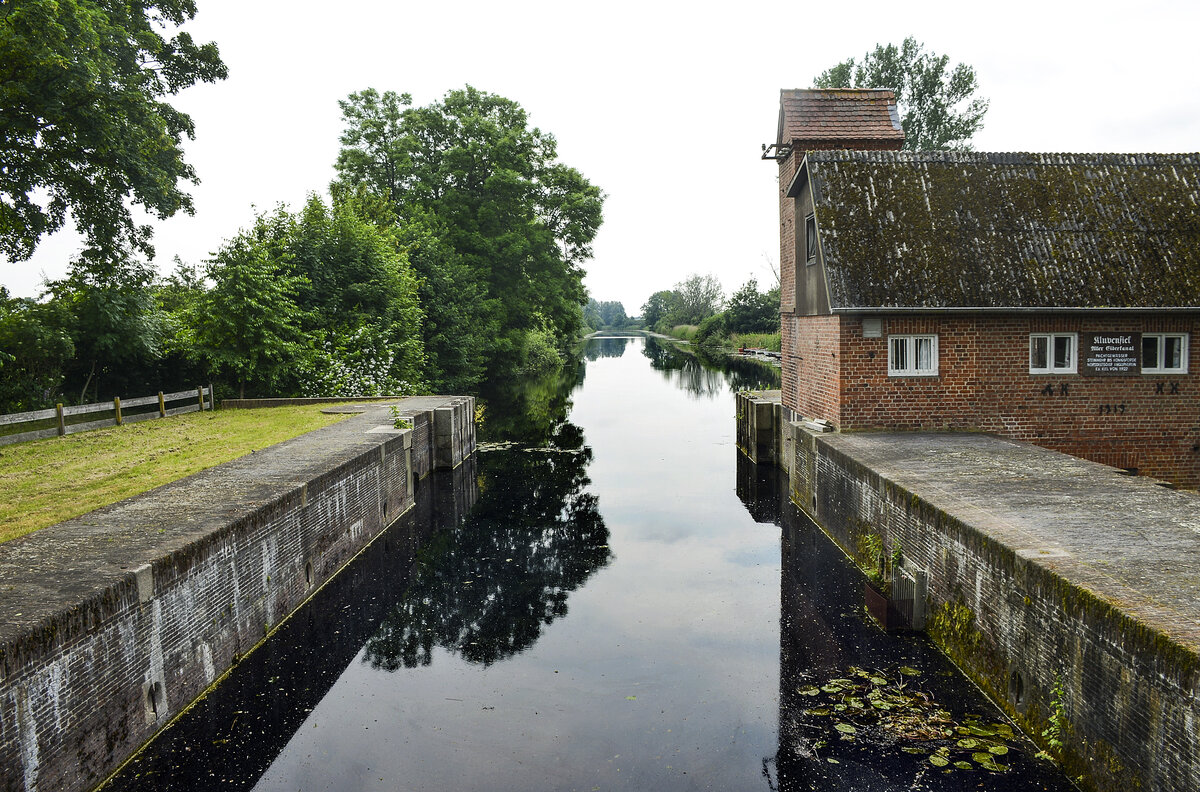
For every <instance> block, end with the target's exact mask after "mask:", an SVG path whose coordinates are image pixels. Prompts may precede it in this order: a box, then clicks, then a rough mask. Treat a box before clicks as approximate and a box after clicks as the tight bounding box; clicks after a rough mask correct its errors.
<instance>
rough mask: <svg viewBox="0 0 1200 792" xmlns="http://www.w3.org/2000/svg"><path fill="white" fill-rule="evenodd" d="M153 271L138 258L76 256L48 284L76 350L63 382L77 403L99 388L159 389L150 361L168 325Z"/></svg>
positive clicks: (105, 390)
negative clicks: (158, 300)
mask: <svg viewBox="0 0 1200 792" xmlns="http://www.w3.org/2000/svg"><path fill="white" fill-rule="evenodd" d="M153 280H154V273H153V271H152V270H151V269H150V268H149V267H146V266H143V265H141V264H139V263H137V262H134V261H129V260H126V261H125V262H123V263H120V264H113V263H112V262H109V261H105V260H103V258H102V257H99V256H98V257H95V258H92V257H90V255H89V254H88V253H85V255H84V257H83V258H81V259H79V260H77V261H75V262H74V263H73V264H72V266H71V271H70V273H69V274H68V275H67V277H66V278H63V279H62V280H59V281H54V282H51V283H49V284H48V285H47V290H48V294H49V295H50V297H51V302H52V303H54V304H55V305H56V306H58V310H59V311H60V313H59V315H60V316H62V317H63V318H64V321H65V325H64V328H65V330H66V331H67V332H68V333H69V334H70V337H71V341H72V343H73V345H74V348H75V355H74V357H73V358H72V359H71V362H70V364H69V365H68V367H67V371H66V374H67V377H66V381H65V383H64V386H65V387H66V388H67V389H68V390H70V391H72V392H73V391H74V390H75V389H78V391H79V395H78V397H77V400H78V402H79V403H80V404H82V403H85V402H87V401H88V394H89V392H90V393H91V394H92V398H93V400H98V399H99V398H100V397H101V394H102V393H103V394H106V395H116V394H119V393H122V392H124V393H130V392H143V391H147V390H148V389H149V392H153V391H156V390H158V387H157V385H158V383H157V382H156V380H157V376H156V374H155V370H154V367H155V364H156V362H157V360H158V359H159V357H160V355H161V353H162V346H163V341H164V339H165V336H166V333H167V325H166V322H165V317H164V315H163V313H162V312H161V311H160V310H159V309H158V305H157V304H156V303H155V300H154V295H153V293H152V291H151V289H150V284H151V283H152V282H153Z"/></svg>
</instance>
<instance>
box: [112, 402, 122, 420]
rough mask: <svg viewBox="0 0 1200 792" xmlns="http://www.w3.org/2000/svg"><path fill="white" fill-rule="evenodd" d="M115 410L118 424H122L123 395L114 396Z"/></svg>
mask: <svg viewBox="0 0 1200 792" xmlns="http://www.w3.org/2000/svg"><path fill="white" fill-rule="evenodd" d="M113 410H115V411H116V413H117V426H120V425H121V397H120V396H114V397H113Z"/></svg>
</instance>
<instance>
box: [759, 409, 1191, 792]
mask: <svg viewBox="0 0 1200 792" xmlns="http://www.w3.org/2000/svg"><path fill="white" fill-rule="evenodd" d="M781 412H782V411H781ZM739 415H742V413H741V412H739ZM746 415H749V412H748V411H747V413H746ZM779 426H780V433H781V436H780V438H779V440H778V441H777V446H778V447H779V448H780V449H783V452H784V453H785V454H786V455H787V459H786V460H785V461H783V462H781V467H785V468H787V469H789V470H790V475H789V490H790V494H791V498H792V500H793V501H794V502H795V503H796V504H797V505H798V506H799V507H800V508H802V509H803V510H804V511H805V512H806V513H807V514H808V515H809V516H810V517H811V518H812V519H813V520H814V522H816V523H817V525H818V526H820V527H821V528H822V529H823V530H824V531H825V533H827V534H828V535H829V536H830V538H832V539H833V540H834V541H835V542H836V543H837V544H838V545H840V546H841V548H842V549H843V551H844V552H846V553H847V554H848V555H850V556H851V557H853V558H855V559H856V560H858V561H859V562H860V563H870V561H869V560H868V559H865V558H863V557H862V552H863V551H862V549H861V548H862V547H864V545H865V543H862V542H861V541H860V540H861V539H862V538H863V537H865V536H866V535H868V534H874V535H875V536H877V537H879V538H880V539H881V540H882V544H883V546H884V548H885V554H886V555H890V554H891V553H892V551H893V550H896V549H899V550H900V551H901V553H902V556H903V566H904V567H905V568H906V569H908V570H911V571H912V572H915V573H918V574H921V575H922V579H923V580H925V581H927V585H928V588H927V595H926V601H925V605H926V608H925V610H926V613H927V614H928V616H927V624H926V632H927V633H928V634H929V635H930V637H931V638H932V639H933V640H934V641H935V642H936V643H937V644H938V645H939V646H940V647H941V648H942V649H943V650H944V651H945V652H946V653H947V654H948V655H949V656H950V657H951V658H952V659H953V660H954V661H955V662H956V664H958V666H959V667H960V668H961V669H962V670H963V671H964V672H966V673H967V675H968V676H970V677H971V678H972V679H973V680H974V681H975V682H976V683H978V684H979V685H980V687H981V688H982V689H983V690H984V691H985V692H986V693H987V694H988V695H989V696H990V697H991V698H992V699H993V700H994V701H995V702H996V703H997V704H998V705H999V706H1000V707H1001V708H1002V709H1004V710H1005V711H1006V712H1007V713H1008V714H1009V715H1010V716H1011V717H1013V719H1014V720H1015V721H1016V722H1017V723H1018V724H1020V725H1021V726H1022V727H1023V728H1024V729H1025V731H1026V732H1027V733H1028V734H1030V735H1031V736H1033V737H1034V738H1035V739H1039V740H1040V741H1041V742H1043V743H1045V742H1046V741H1045V740H1044V739H1041V735H1042V732H1043V730H1044V729H1046V728H1047V727H1048V726H1049V724H1050V722H1051V720H1052V719H1054V718H1055V714H1056V713H1058V717H1059V721H1060V724H1062V725H1063V731H1062V735H1061V738H1060V739H1061V740H1062V743H1063V747H1062V751H1061V753H1062V763H1063V767H1064V770H1065V771H1066V773H1067V774H1068V775H1069V776H1070V777H1071V778H1078V779H1080V780H1081V782H1082V785H1083V786H1084V788H1086V789H1094V790H1103V791H1104V792H1117V790H1120V791H1121V792H1125V790H1129V789H1138V790H1159V791H1161V792H1177V791H1178V790H1184V789H1189V790H1190V789H1200V702H1198V701H1197V694H1198V693H1200V654H1198V652H1197V649H1196V647H1197V645H1198V643H1200V629H1197V626H1196V623H1195V617H1194V613H1195V610H1194V608H1193V605H1192V602H1191V599H1190V598H1191V597H1193V595H1194V589H1195V586H1194V582H1192V583H1191V585H1190V586H1189V585H1188V582H1189V581H1194V575H1192V573H1191V572H1189V569H1193V568H1194V564H1195V563H1196V562H1195V558H1196V557H1197V552H1200V535H1198V533H1197V532H1198V531H1200V523H1197V522H1196V520H1195V514H1196V513H1197V510H1196V501H1195V497H1196V496H1195V495H1194V494H1192V493H1181V492H1172V491H1168V490H1165V489H1162V488H1161V487H1157V486H1156V485H1155V484H1154V482H1153V481H1151V480H1148V479H1145V478H1129V477H1124V476H1119V475H1117V473H1116V472H1115V471H1113V470H1112V469H1110V468H1105V467H1103V466H1101V465H1096V464H1094V463H1090V462H1086V461H1082V460H1073V459H1071V458H1070V457H1066V456H1064V455H1061V454H1057V453H1056V452H1053V451H1048V450H1045V449H1039V448H1034V447H1032V446H1026V445H1023V444H1019V443H1013V442H1011V441H1006V440H1002V439H999V438H993V437H989V436H986V435H979V434H966V433H946V434H942V435H940V436H939V435H933V434H928V435H925V436H920V437H918V436H916V435H913V434H909V435H908V436H907V437H906V436H904V435H902V434H888V435H883V434H875V433H862V434H840V433H839V434H823V433H820V432H817V431H812V430H810V429H807V428H805V427H804V425H803V424H801V423H797V422H789V421H783V420H781V421H780V423H779ZM742 431H747V432H748V431H749V427H748V426H747V427H744V428H741V429H739V433H740V432H742ZM903 443H911V444H913V446H912V448H913V451H912V453H911V454H910V456H909V457H908V458H909V459H914V458H918V457H920V456H921V455H922V454H927V453H931V452H933V451H934V450H935V449H933V448H925V447H922V445H921V444H922V443H924V444H927V445H929V446H933V445H937V444H942V445H943V446H944V447H943V448H941V449H937V453H941V454H943V455H944V457H945V459H947V460H948V461H947V462H946V463H945V465H946V468H945V469H952V468H956V467H957V468H958V469H959V471H960V473H959V474H957V475H958V476H959V477H955V474H946V473H944V472H943V471H935V472H934V473H933V474H932V475H929V476H927V477H926V478H924V479H922V482H923V483H921V484H920V485H911V484H909V485H906V484H903V483H901V482H900V481H898V479H904V480H906V481H912V480H914V479H913V478H912V477H911V476H908V475H906V473H905V471H904V464H905V463H904V462H903V461H898V460H901V459H902V458H903V454H901V453H892V454H891V455H890V456H889V455H888V453H887V452H886V451H885V452H883V453H880V452H879V451H878V449H881V448H884V449H886V448H888V447H889V446H895V445H899V444H903ZM864 449H865V450H864ZM997 453H1012V454H1013V459H1012V460H1011V462H1010V463H1009V468H1008V469H1007V470H1004V475H1005V476H1007V477H1009V482H1010V484H1009V486H1011V490H1010V493H1011V497H1010V500H1009V501H1008V502H1009V503H1012V502H1014V501H1016V502H1020V501H1021V500H1022V499H1023V498H1028V500H1029V501H1030V503H1031V505H1029V506H1028V508H1027V509H1025V510H1021V509H1017V510H1015V511H1013V512H1011V513H1007V512H1005V511H1003V510H1002V509H1000V508H997V506H996V503H998V502H1000V500H1001V499H1000V498H999V497H997V498H996V499H995V500H994V501H987V502H985V501H982V500H977V499H975V494H974V493H973V492H972V491H971V490H970V489H968V486H969V483H970V480H971V479H972V478H975V477H977V476H980V475H983V474H984V471H985V468H986V466H987V465H989V464H995V465H997V466H999V467H1000V468H1003V465H1004V464H1005V462H1000V463H992V462H991V461H990V460H991V458H992V456H993V455H995V454H997ZM1038 466H1040V467H1038ZM1056 476H1057V479H1056ZM1039 481H1041V482H1045V483H1044V484H1041V485H1039ZM960 485H961V486H960ZM976 486H978V485H976ZM990 486H991V485H990V484H985V485H984V487H985V489H986V488H987V487H990ZM1039 486H1041V490H1040V491H1038V487H1039ZM1031 487H1032V488H1033V489H1031ZM1097 492H1098V493H1100V494H1107V495H1109V496H1110V499H1107V500H1105V499H1097V502H1095V503H1087V502H1085V501H1086V500H1088V498H1087V497H1086V496H1087V495H1088V494H1094V493H1097ZM1117 504H1119V506H1117ZM1114 506H1117V507H1116V508H1114ZM1060 523H1063V524H1065V523H1071V524H1072V525H1071V526H1069V528H1068V529H1064V530H1063V531H1062V534H1061V535H1057V534H1055V533H1054V528H1055V526H1057V525H1059V524H1060ZM1046 526H1049V528H1048V530H1044V531H1040V532H1039V528H1040V527H1046ZM1118 529H1119V531H1120V533H1119V531H1118ZM1118 533H1119V535H1118ZM1060 539H1061V542H1060V541H1059V540H1060ZM1139 543H1140V544H1139ZM1189 565H1191V566H1189ZM1141 578H1145V579H1146V580H1147V581H1149V580H1150V578H1154V581H1153V582H1147V583H1146V584H1145V585H1142V584H1141V583H1140V582H1139V579H1141ZM1164 581H1165V585H1164ZM1056 689H1058V690H1061V691H1062V693H1061V695H1060V694H1058V693H1057V692H1056ZM1043 747H1046V746H1045V745H1043Z"/></svg>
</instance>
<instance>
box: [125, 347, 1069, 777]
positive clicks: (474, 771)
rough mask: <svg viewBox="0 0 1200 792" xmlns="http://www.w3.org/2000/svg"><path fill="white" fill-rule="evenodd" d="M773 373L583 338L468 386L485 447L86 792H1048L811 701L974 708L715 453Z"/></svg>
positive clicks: (734, 463)
mask: <svg viewBox="0 0 1200 792" xmlns="http://www.w3.org/2000/svg"><path fill="white" fill-rule="evenodd" d="M775 376H776V374H775V373H774V372H772V371H771V370H769V369H766V368H764V367H762V366H761V365H759V364H755V363H750V362H743V363H737V364H728V363H721V362H719V361H718V362H713V361H708V362H705V363H702V362H700V361H698V360H697V359H695V358H691V357H688V356H685V355H681V354H679V353H677V352H674V351H672V350H671V349H670V348H669V347H663V346H660V345H658V344H657V343H655V342H652V341H643V340H642V339H596V340H593V341H592V342H591V343H590V344H589V346H588V347H587V348H586V350H585V356H584V359H583V360H582V361H580V363H579V365H578V366H577V367H575V368H574V369H573V370H571V371H568V372H567V373H565V374H564V375H563V376H561V377H556V378H552V379H550V380H546V381H537V382H529V383H524V384H523V385H522V387H520V388H515V387H514V388H508V389H504V390H499V391H497V392H495V393H492V394H488V395H487V396H486V398H485V401H486V408H485V418H484V425H483V427H482V429H481V440H482V441H484V442H485V443H488V444H490V445H485V446H483V449H482V450H481V452H480V453H479V454H478V455H477V457H476V459H475V460H472V461H471V462H470V463H468V464H467V465H465V466H464V467H463V468H461V469H460V470H459V471H456V473H455V474H454V475H448V474H446V475H442V474H439V475H437V476H434V477H431V479H430V480H427V481H426V482H422V487H421V489H420V491H419V493H418V495H419V497H418V507H417V509H415V510H414V511H412V512H410V513H409V514H408V515H406V516H405V517H404V518H403V519H402V520H401V521H400V523H398V524H397V525H396V526H394V527H393V528H392V529H390V530H389V531H388V532H387V533H386V534H385V535H384V536H383V537H381V538H380V539H379V540H377V541H376V542H375V543H374V544H373V545H372V546H371V547H370V548H369V549H368V551H367V552H365V553H364V554H363V556H362V557H361V558H360V559H359V560H358V561H357V562H356V563H355V564H354V565H353V566H352V567H351V568H350V569H348V570H347V571H346V572H345V573H343V574H342V575H341V576H339V577H338V578H337V579H336V580H335V581H333V582H332V583H331V584H330V585H329V586H327V587H326V588H325V589H323V590H322V591H321V592H320V593H319V594H318V596H317V598H316V599H315V600H314V601H313V602H312V603H310V605H309V606H306V607H305V609H304V610H303V611H302V612H301V613H300V614H298V615H297V616H296V617H293V618H292V619H291V620H290V621H289V622H288V623H287V624H286V625H285V627H284V628H283V629H281V630H280V632H279V633H277V634H276V635H275V636H274V637H273V638H272V640H271V641H269V642H268V644H267V645H266V646H265V647H264V648H262V649H260V650H259V651H257V652H255V653H254V654H253V655H251V656H250V657H249V658H248V659H246V660H245V661H243V663H242V664H241V665H240V666H238V668H237V669H236V670H235V671H234V673H233V674H231V675H230V677H229V678H228V679H227V680H226V681H225V682H224V683H222V685H221V686H220V688H219V689H218V690H217V691H216V692H215V693H213V694H211V695H210V696H208V697H206V698H205V699H204V700H203V701H201V702H200V703H199V704H198V705H197V706H195V707H194V708H193V709H192V710H191V711H190V712H189V713H188V714H187V716H185V717H184V718H182V719H181V720H180V721H179V722H178V723H177V724H176V725H175V726H173V727H171V728H170V729H168V730H167V731H166V732H164V733H163V735H161V737H160V738H159V739H158V740H157V741H155V743H153V744H152V745H151V747H150V748H149V749H148V750H147V751H146V752H145V753H143V754H142V755H141V756H139V757H138V759H137V760H136V761H135V762H133V763H131V764H130V765H129V766H128V767H127V768H126V769H125V771H124V772H123V773H122V774H121V775H120V776H119V777H118V778H117V779H116V780H115V781H114V783H113V785H112V786H111V787H110V788H111V789H155V790H168V789H181V790H182V789H187V790H200V789H214V788H221V789H226V788H228V789H251V788H253V789H260V790H325V789H329V790H443V789H445V790H450V789H453V790H551V789H552V790H609V789H628V790H643V789H646V790H650V789H653V790H660V789H661V790H690V789H719V790H726V789H729V790H743V789H745V790H773V789H783V790H809V789H814V790H816V789H821V790H825V789H830V790H905V789H936V790H958V789H994V790H1035V789H1036V790H1041V789H1055V790H1058V789H1064V790H1065V789H1067V788H1069V787H1068V786H1067V785H1066V784H1065V782H1063V781H1062V780H1061V778H1059V777H1058V776H1057V775H1056V774H1054V773H1052V772H1051V770H1050V768H1049V766H1048V765H1046V764H1045V763H1041V762H1034V761H1033V760H1032V759H1031V758H1030V757H1029V754H1030V751H1029V750H1028V749H1027V748H1025V747H1022V746H1020V745H1019V741H1017V740H1013V741H1010V742H1009V745H1011V748H1005V750H1006V751H1007V753H1006V754H1005V755H1004V756H1003V757H1000V759H1001V760H1002V761H1003V762H1004V764H1005V765H1006V766H1008V767H1009V768H1011V769H1009V770H1008V771H1007V772H1004V773H999V772H991V771H987V770H983V769H975V770H971V771H965V770H963V771H956V772H953V773H950V774H946V773H945V771H944V770H943V769H941V768H937V767H934V766H933V765H931V764H930V762H929V759H928V755H927V753H928V750H926V754H922V755H917V754H909V753H905V752H903V751H902V750H900V749H901V748H903V747H906V746H908V747H911V740H908V739H906V738H905V737H904V736H897V735H896V734H894V733H890V732H884V731H882V730H880V729H878V728H876V729H875V730H874V731H872V730H871V729H870V728H869V727H868V726H865V725H863V724H864V719H863V718H861V717H858V718H853V717H851V715H853V714H854V713H850V714H848V715H844V716H843V715H837V716H829V717H822V716H816V715H812V714H810V713H811V712H812V711H813V710H814V709H815V707H814V704H819V703H824V701H825V698H828V697H827V696H826V697H823V698H821V700H820V701H818V698H817V697H815V696H813V695H810V694H811V692H812V690H813V689H815V687H814V684H815V685H817V686H819V685H827V683H828V681H829V680H830V679H834V678H846V677H848V676H849V677H851V678H852V679H854V680H858V679H859V678H860V677H856V676H854V674H855V673H856V672H857V671H858V670H860V669H863V670H862V672H861V673H862V674H867V675H868V676H875V677H876V678H882V677H880V676H879V675H883V677H886V678H887V679H888V680H889V685H893V686H895V685H897V684H899V685H903V686H906V687H904V695H905V696H909V694H910V693H915V692H919V693H920V695H921V696H932V697H933V699H934V700H936V702H937V704H936V708H934V709H930V710H929V711H930V712H937V711H943V712H945V713H946V714H947V715H950V716H951V719H952V723H951V724H950V728H951V729H953V728H955V727H957V728H960V729H961V728H963V726H962V724H965V723H970V724H972V725H976V726H978V725H979V724H982V725H984V727H985V728H986V725H987V724H989V723H992V722H994V721H996V720H998V719H999V716H998V714H996V713H995V712H993V711H992V710H991V708H990V707H989V705H988V704H987V703H986V702H985V701H983V700H982V699H981V698H980V697H979V695H978V694H977V692H976V691H975V690H974V689H973V688H971V687H970V685H969V684H968V683H966V682H965V680H963V679H962V677H961V676H959V675H957V674H956V673H955V672H953V670H952V669H951V668H950V667H949V666H948V664H947V663H946V662H945V660H944V659H943V658H942V657H941V655H939V654H938V653H937V652H936V651H935V650H933V648H932V647H931V646H930V645H929V644H928V643H927V642H925V641H924V640H922V639H920V638H918V637H911V636H910V637H896V636H886V635H884V634H882V633H881V632H879V631H878V630H877V629H876V628H874V627H873V626H871V624H870V623H869V622H867V621H866V619H865V616H864V613H863V608H862V594H861V585H862V584H861V578H860V577H859V576H858V574H857V573H856V572H855V571H854V570H853V569H852V568H851V567H849V565H848V564H847V562H846V561H845V559H844V558H843V557H842V556H841V555H840V554H839V553H838V552H837V551H836V550H835V548H833V547H832V545H831V544H830V543H829V541H828V540H827V539H826V538H825V537H824V536H823V535H822V534H821V533H820V532H819V531H817V530H816V529H815V528H814V527H813V526H812V525H811V524H810V523H808V522H807V521H806V520H804V519H803V518H802V516H801V515H799V514H798V513H797V512H796V511H795V509H794V508H793V507H792V506H791V505H790V504H787V503H784V502H781V500H780V497H779V492H780V482H779V481H778V477H777V476H776V475H775V474H774V472H773V471H771V470H765V469H757V468H755V467H754V466H753V465H750V464H748V463H746V462H745V461H744V459H743V458H741V457H740V455H739V454H738V453H737V450H736V447H735V445H734V435H735V426H734V403H733V397H732V393H733V391H734V390H737V389H740V388H745V387H770V386H772V385H773V384H774V382H773V378H774V377H775ZM510 444H511V445H510ZM781 592H783V594H782V600H781ZM781 613H782V615H781ZM902 666H903V667H906V668H907V667H911V668H909V669H908V670H909V671H912V672H913V673H914V674H916V672H919V674H916V675H915V676H904V675H901V674H900V673H899V672H898V670H897V669H898V668H900V667H902ZM865 669H871V670H870V671H867V670H865ZM861 678H862V679H866V678H867V677H861ZM832 689H836V685H834V686H833V688H832ZM802 690H808V691H809V694H802V693H800V692H798V691H802ZM838 695H843V694H838ZM846 700H848V699H846ZM864 700H865V699H864ZM922 700H923V699H922ZM860 703H861V702H860ZM972 713H974V714H976V715H977V716H978V718H977V719H975V720H971V719H970V718H969V717H968V716H969V715H970V714H972ZM917 720H925V721H928V720H929V719H928V718H923V719H922V718H917ZM933 720H936V718H934V719H933ZM835 721H837V722H843V721H846V722H851V723H854V722H857V723H859V724H860V726H862V728H860V729H859V730H858V732H857V734H856V735H845V733H844V732H839V731H837V730H835V729H834V728H833V723H834V722H835ZM964 734H965V733H964ZM959 736H960V735H959V734H957V733H956V734H955V735H954V738H952V739H951V740H949V742H953V739H958V738H959ZM966 738H968V739H970V735H966ZM942 742H943V743H946V742H947V740H943V741H942ZM990 742H992V743H996V742H997V740H995V739H990ZM921 744H922V745H924V746H926V749H928V748H929V746H931V745H933V743H929V742H928V741H926V742H924V743H921ZM997 750H999V749H997ZM956 751H957V753H956V754H955V755H954V756H952V757H951V758H953V759H956V760H962V759H963V758H964V757H963V756H962V755H959V754H961V753H962V752H961V750H959V749H956ZM966 759H967V760H968V763H969V760H970V755H969V753H968V754H966ZM831 760H832V761H831ZM949 769H953V766H952V765H950V766H949Z"/></svg>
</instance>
